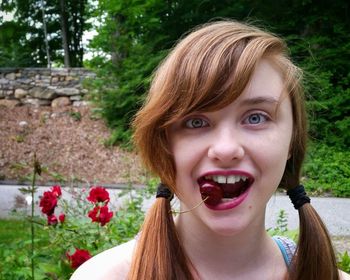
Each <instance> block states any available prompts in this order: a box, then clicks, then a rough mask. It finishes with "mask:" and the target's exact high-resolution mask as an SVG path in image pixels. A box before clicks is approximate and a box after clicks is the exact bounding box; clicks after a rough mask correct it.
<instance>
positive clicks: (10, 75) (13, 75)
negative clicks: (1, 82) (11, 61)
mask: <svg viewBox="0 0 350 280" xmlns="http://www.w3.org/2000/svg"><path fill="white" fill-rule="evenodd" d="M5 78H6V79H8V80H16V74H15V73H8V74H6V75H5Z"/></svg>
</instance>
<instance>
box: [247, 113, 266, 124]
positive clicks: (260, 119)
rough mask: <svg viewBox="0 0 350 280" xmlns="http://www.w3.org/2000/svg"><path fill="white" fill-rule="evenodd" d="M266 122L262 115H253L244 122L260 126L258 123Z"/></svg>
mask: <svg viewBox="0 0 350 280" xmlns="http://www.w3.org/2000/svg"><path fill="white" fill-rule="evenodd" d="M267 120H268V118H267V116H265V115H264V114H261V113H254V114H251V115H249V116H248V117H247V118H246V120H245V122H246V123H248V124H253V125H254V124H260V123H264V122H266V121H267Z"/></svg>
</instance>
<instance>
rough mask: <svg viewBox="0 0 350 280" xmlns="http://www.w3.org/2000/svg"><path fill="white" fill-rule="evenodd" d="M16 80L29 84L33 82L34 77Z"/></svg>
mask: <svg viewBox="0 0 350 280" xmlns="http://www.w3.org/2000/svg"><path fill="white" fill-rule="evenodd" d="M16 82H18V83H21V84H26V85H29V84H30V83H31V82H33V80H32V79H28V78H22V79H18V80H16Z"/></svg>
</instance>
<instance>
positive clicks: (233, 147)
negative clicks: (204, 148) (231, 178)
mask: <svg viewBox="0 0 350 280" xmlns="http://www.w3.org/2000/svg"><path fill="white" fill-rule="evenodd" d="M244 154H245V150H244V147H243V145H242V140H241V138H240V136H239V135H238V133H236V132H235V131H234V130H233V129H227V128H226V129H222V130H221V131H220V132H219V133H218V134H216V136H215V137H214V138H213V141H212V144H211V145H210V147H209V149H208V157H209V158H210V159H211V160H213V161H215V162H218V163H220V164H231V163H232V162H233V161H237V160H240V159H242V158H243V157H244Z"/></svg>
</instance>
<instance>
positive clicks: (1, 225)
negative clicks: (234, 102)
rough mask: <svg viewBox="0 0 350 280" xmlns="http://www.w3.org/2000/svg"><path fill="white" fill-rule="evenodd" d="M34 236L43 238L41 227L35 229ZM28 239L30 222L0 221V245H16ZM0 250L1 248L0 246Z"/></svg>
mask: <svg viewBox="0 0 350 280" xmlns="http://www.w3.org/2000/svg"><path fill="white" fill-rule="evenodd" d="M35 230H36V235H37V236H39V235H40V238H41V237H44V236H45V234H44V233H45V230H44V229H43V227H41V226H37V227H35ZM29 239H30V222H29V221H27V220H25V219H0V244H10V243H17V242H20V241H25V240H29ZM0 249H1V246H0Z"/></svg>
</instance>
